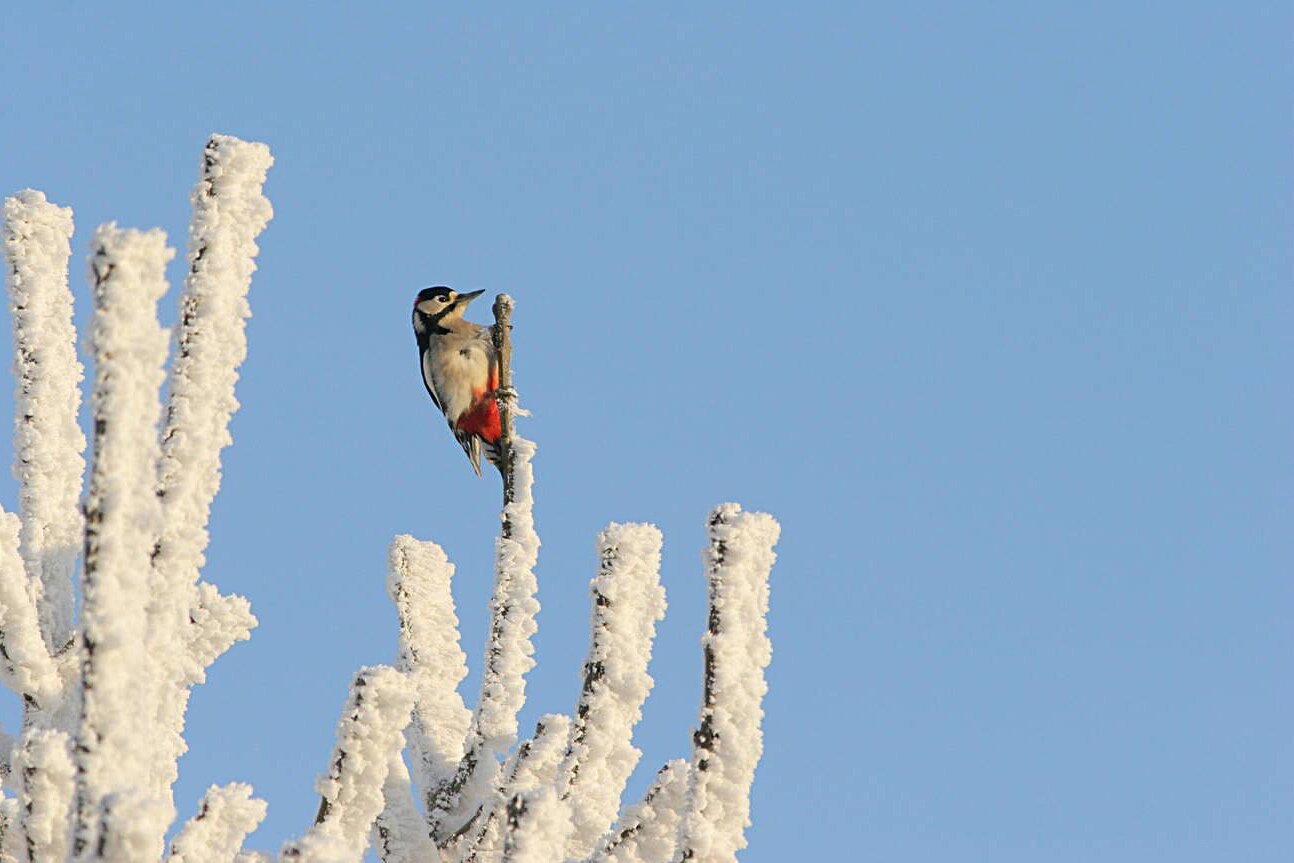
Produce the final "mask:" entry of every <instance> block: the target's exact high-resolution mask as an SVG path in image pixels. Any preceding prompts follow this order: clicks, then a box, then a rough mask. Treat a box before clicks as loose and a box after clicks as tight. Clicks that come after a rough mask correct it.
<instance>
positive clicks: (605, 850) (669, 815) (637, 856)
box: [590, 758, 688, 863]
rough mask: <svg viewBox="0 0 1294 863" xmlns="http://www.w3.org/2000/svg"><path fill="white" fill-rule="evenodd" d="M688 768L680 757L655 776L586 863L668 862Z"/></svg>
mask: <svg viewBox="0 0 1294 863" xmlns="http://www.w3.org/2000/svg"><path fill="white" fill-rule="evenodd" d="M687 785H688V765H687V762H686V761H684V760H683V759H681V758H678V759H675V760H674V761H671V762H669V763H668V764H666V765H665V766H664V767H662V768H661V770H660V772H659V773H657V774H656V779H655V781H653V782H652V784H651V787H650V788H648V789H647V793H646V794H644V795H643V799H642V800H641V801H640V802H638V803H635V804H634V805H633V806H631V807H629V808H628V809H626V810H625V813H624V815H622V816H621V817H620V820H619V821H618V822H617V823H616V826H615V827H614V828H613V829H612V831H611V832H610V833H609V834H608V835H607V836H606V837H604V838H603V840H602V843H601V845H600V847H599V848H598V851H597V853H596V854H594V855H593V857H592V858H591V860H590V863H670V861H671V860H673V859H674V850H675V848H676V847H677V845H678V828H679V823H680V822H681V821H682V817H683V809H684V804H685V803H686V800H687Z"/></svg>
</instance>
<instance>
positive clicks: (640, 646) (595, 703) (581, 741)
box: [562, 524, 665, 858]
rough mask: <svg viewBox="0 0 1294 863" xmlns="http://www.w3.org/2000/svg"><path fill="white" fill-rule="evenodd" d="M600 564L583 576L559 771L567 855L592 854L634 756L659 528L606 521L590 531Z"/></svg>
mask: <svg viewBox="0 0 1294 863" xmlns="http://www.w3.org/2000/svg"><path fill="white" fill-rule="evenodd" d="M597 547H598V556H599V558H600V560H601V566H600V569H599V572H598V574H597V576H595V577H594V578H593V580H592V581H591V582H590V584H589V587H590V589H591V591H592V594H593V614H592V617H593V623H592V644H591V646H590V647H589V655H588V659H587V660H585V663H584V688H583V691H582V693H581V696H580V707H579V709H578V710H577V711H576V718H575V725H574V728H573V729H572V732H571V743H570V747H569V749H568V751H567V756H566V761H565V764H564V765H563V770H562V774H563V776H564V777H565V778H566V779H567V782H568V787H567V789H566V793H567V794H568V795H569V797H570V806H571V812H572V819H573V823H574V829H573V831H572V832H571V844H570V846H569V847H568V848H567V849H566V850H567V854H568V855H569V856H571V857H577V858H584V857H587V856H588V855H589V854H591V853H592V852H593V849H594V847H595V846H596V844H597V841H598V839H600V838H601V837H602V834H604V833H605V832H606V831H607V828H608V827H610V826H611V822H612V821H614V820H615V817H616V812H618V811H619V809H620V795H621V793H622V792H623V791H624V787H625V783H626V782H627V781H628V779H629V774H631V773H632V772H633V769H634V767H635V766H636V765H637V764H638V758H639V757H640V755H641V754H642V753H641V752H639V751H638V750H637V749H636V748H635V747H634V745H633V743H632V739H633V727H634V725H635V724H637V722H638V720H639V719H641V718H642V706H643V702H644V701H646V700H647V695H648V694H649V693H650V692H651V687H652V678H651V675H649V674H648V673H647V662H648V660H649V659H650V658H651V649H652V640H653V639H654V638H655V637H656V621H658V620H660V619H661V618H663V617H664V616H665V590H664V589H663V588H662V587H661V585H660V552H661V533H660V531H659V530H658V529H657V528H656V527H654V526H653V525H649V524H612V525H611V526H609V527H608V528H607V529H606V530H604V531H602V533H601V534H599V535H598V546H597Z"/></svg>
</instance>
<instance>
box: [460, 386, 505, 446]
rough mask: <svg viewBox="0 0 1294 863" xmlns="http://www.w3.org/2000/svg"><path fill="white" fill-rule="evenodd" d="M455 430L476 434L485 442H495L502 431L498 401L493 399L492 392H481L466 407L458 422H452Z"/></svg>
mask: <svg viewBox="0 0 1294 863" xmlns="http://www.w3.org/2000/svg"><path fill="white" fill-rule="evenodd" d="M454 428H455V429H456V430H457V431H465V432H469V433H471V434H474V435H476V436H477V437H479V438H481V439H482V440H484V441H485V442H486V443H495V442H496V441H498V439H499V435H501V434H502V433H503V426H502V424H501V423H500V422H499V403H498V402H497V401H495V400H494V393H493V392H489V393H482V394H481V395H480V396H478V397H477V399H476V401H475V402H473V403H472V406H471V407H470V408H468V409H467V410H466V411H465V412H464V413H463V415H462V416H460V417H459V418H458V422H456V423H454Z"/></svg>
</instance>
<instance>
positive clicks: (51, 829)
mask: <svg viewBox="0 0 1294 863" xmlns="http://www.w3.org/2000/svg"><path fill="white" fill-rule="evenodd" d="M70 743H71V742H70V740H69V738H68V736H67V735H66V734H64V733H63V732H62V731H52V730H48V729H29V730H28V731H26V732H24V734H23V739H22V742H21V744H20V745H19V746H18V749H17V751H16V752H15V753H14V775H15V776H17V777H18V781H19V783H20V788H21V791H20V795H19V803H20V804H21V809H20V810H19V811H20V813H21V819H22V832H23V835H24V836H25V837H26V839H27V843H28V849H29V851H30V863H62V861H63V860H65V859H67V840H68V822H67V815H68V811H69V809H70V808H71V805H72V792H73V789H74V787H75V783H74V781H73V779H74V770H73V766H72V756H71V754H70V752H69V748H70Z"/></svg>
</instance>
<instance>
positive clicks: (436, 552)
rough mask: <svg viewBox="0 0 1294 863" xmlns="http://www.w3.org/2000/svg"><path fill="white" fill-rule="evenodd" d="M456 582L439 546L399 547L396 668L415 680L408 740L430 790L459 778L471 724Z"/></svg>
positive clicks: (395, 548) (393, 591)
mask: <svg viewBox="0 0 1294 863" xmlns="http://www.w3.org/2000/svg"><path fill="white" fill-rule="evenodd" d="M453 577H454V565H453V564H452V563H450V562H449V559H448V558H447V557H446V556H445V552H444V551H443V550H442V549H441V548H440V546H438V545H436V544H435V543H434V542H419V541H418V540H416V539H414V538H413V537H411V536H407V535H401V536H397V537H396V538H395V540H394V541H392V543H391V550H390V552H389V554H388V555H387V578H386V590H387V593H388V594H389V595H390V597H391V601H392V602H394V603H395V610H396V615H397V617H398V619H399V621H400V640H399V645H400V649H399V658H398V660H397V661H396V668H397V669H399V670H400V671H402V672H404V673H405V674H407V675H408V676H409V679H410V681H411V682H412V683H413V687H414V693H415V696H416V700H415V702H414V708H413V723H412V724H411V725H410V727H409V731H408V733H407V734H406V736H407V738H408V740H409V748H410V752H411V755H412V756H413V759H414V760H413V764H414V776H415V778H416V779H417V781H418V783H419V784H420V785H421V786H422V788H423V789H424V791H430V790H431V789H434V788H436V787H437V786H439V784H440V783H442V782H444V781H447V780H449V779H450V778H452V777H453V775H454V771H455V768H456V767H457V765H458V762H459V760H460V759H461V758H462V757H463V741H464V740H465V739H466V735H467V729H468V725H469V723H470V722H471V719H472V714H471V712H470V711H469V710H468V709H467V707H466V706H465V705H464V704H463V699H462V697H461V696H460V695H459V694H458V684H459V683H460V682H461V681H462V679H463V678H464V677H466V676H467V657H466V655H464V653H463V649H462V648H461V647H460V646H459V642H458V616H457V615H456V614H455V613H454V596H453V593H452V592H451V591H450V582H451V580H452V579H453Z"/></svg>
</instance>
